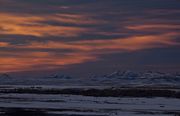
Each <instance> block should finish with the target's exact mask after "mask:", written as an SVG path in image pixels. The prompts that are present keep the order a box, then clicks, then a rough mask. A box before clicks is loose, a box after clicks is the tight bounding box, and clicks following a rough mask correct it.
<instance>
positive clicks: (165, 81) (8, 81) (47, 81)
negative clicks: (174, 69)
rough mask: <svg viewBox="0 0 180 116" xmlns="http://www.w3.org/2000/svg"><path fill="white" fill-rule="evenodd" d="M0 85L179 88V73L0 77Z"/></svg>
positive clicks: (126, 72)
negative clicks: (82, 76) (153, 86)
mask: <svg viewBox="0 0 180 116" xmlns="http://www.w3.org/2000/svg"><path fill="white" fill-rule="evenodd" d="M0 85H53V86H142V85H147V86H148V85H156V86H158V85H163V86H178V87H180V75H179V73H174V74H170V73H161V72H153V71H146V72H134V71H115V72H113V73H110V74H106V75H102V76H91V77H89V78H88V77H87V78H85V77H84V78H77V77H71V76H67V75H64V74H61V73H56V74H53V75H50V76H46V77H39V78H22V77H21V78H20V77H19V78H18V77H10V76H9V75H7V74H1V75H0Z"/></svg>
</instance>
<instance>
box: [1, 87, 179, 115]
mask: <svg viewBox="0 0 180 116" xmlns="http://www.w3.org/2000/svg"><path fill="white" fill-rule="evenodd" d="M95 88H96V89H95ZM95 88H92V87H91V88H90V87H89V88H80V87H78V88H76V89H72V88H56V89H55V88H51V89H50V88H49V87H47V88H45V87H44V88H39V87H36V88H32V87H19V88H11V87H4V88H3V87H1V93H0V112H1V116H19V115H26V116H179V115H180V109H179V108H180V99H179V98H178V97H176V96H175V97H173V95H172V96H164V97H163V94H162V93H164V95H167V94H165V92H168V91H169V92H170V93H176V92H177V93H178V92H179V89H177V88H174V89H173V88H171V89H168V90H167V88H166V89H165V88H161V89H160V88H159V89H157V88H154V89H152V88H151V89H150V88H143V89H142V88H136V89H132V88H123V89H122V88H121V89H115V88H111V89H109V88H102V87H101V88H98V89H97V87H95ZM3 90H4V92H3ZM47 90H48V92H47ZM55 90H56V91H55ZM63 90H66V93H68V90H69V94H65V93H64V94H62V91H63ZM70 90H71V91H70ZM77 90H79V92H78V91H77ZM92 90H94V91H92ZM107 90H108V91H107ZM115 90H116V91H117V90H119V93H121V92H124V93H126V92H127V93H128V92H129V91H134V92H132V93H133V94H127V95H126V96H122V95H120V96H113V94H114V93H115V92H113V91H115ZM120 90H121V91H120ZM137 90H144V92H146V93H148V91H150V92H149V94H143V93H141V92H139V93H137ZM83 91H84V92H83ZM88 91H89V95H83V93H85V92H88ZM102 91H104V92H105V93H106V94H104V95H103V94H100V93H98V92H102ZM153 91H155V92H156V94H154V93H153ZM38 92H39V93H38ZM58 92H59V93H58ZM64 92H65V91H64ZM76 92H77V93H79V94H78V95H75V94H76ZM80 92H82V93H80ZM90 92H91V93H90ZM93 92H94V93H93ZM108 92H110V93H109V95H108ZM117 92H118V91H117ZM142 92H143V91H142ZM158 92H159V93H160V94H157V93H158ZM70 93H71V94H70ZM135 93H136V94H138V95H137V96H134V95H135ZM150 93H152V94H150ZM170 93H169V94H170ZM72 94H74V95H72ZM128 95H129V96H128ZM141 95H146V96H141ZM156 95H157V96H156ZM159 95H161V97H159Z"/></svg>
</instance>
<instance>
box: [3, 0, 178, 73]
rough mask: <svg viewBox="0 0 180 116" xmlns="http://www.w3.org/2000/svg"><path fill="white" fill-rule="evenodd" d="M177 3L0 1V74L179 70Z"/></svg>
mask: <svg viewBox="0 0 180 116" xmlns="http://www.w3.org/2000/svg"><path fill="white" fill-rule="evenodd" d="M179 59H180V1H179V0H0V73H13V74H17V75H43V74H44V75H45V74H49V73H54V72H62V73H67V74H73V75H77V76H80V75H81V76H82V75H83V76H87V75H90V74H101V73H106V72H110V71H113V70H138V71H143V70H157V71H164V72H165V71H173V72H176V71H180V60H179Z"/></svg>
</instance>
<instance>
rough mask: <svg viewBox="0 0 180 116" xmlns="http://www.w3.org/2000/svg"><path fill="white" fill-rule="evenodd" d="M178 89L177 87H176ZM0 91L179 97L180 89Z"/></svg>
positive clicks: (7, 90) (35, 89)
mask: <svg viewBox="0 0 180 116" xmlns="http://www.w3.org/2000/svg"><path fill="white" fill-rule="evenodd" d="M178 90H179V89H178ZM0 93H19V94H21V93H22V94H23V93H30V94H69V95H84V96H95V97H169V98H180V91H177V90H167V89H153V88H107V89H37V88H16V89H2V90H0Z"/></svg>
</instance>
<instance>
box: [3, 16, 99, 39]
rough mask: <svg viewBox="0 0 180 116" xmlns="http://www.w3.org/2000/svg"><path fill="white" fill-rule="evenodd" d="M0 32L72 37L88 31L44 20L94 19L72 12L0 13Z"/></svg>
mask: <svg viewBox="0 0 180 116" xmlns="http://www.w3.org/2000/svg"><path fill="white" fill-rule="evenodd" d="M0 16H1V18H0V34H9V35H30V36H37V37H44V36H62V37H72V36H78V35H80V34H81V33H86V32H88V31H90V29H87V28H81V27H73V26H55V25H49V24H46V23H42V22H46V21H58V22H63V23H76V24H90V23H95V20H90V19H89V20H88V17H85V16H81V15H75V14H74V15H73V14H55V15H47V16H30V15H22V16H21V15H13V14H7V13H0Z"/></svg>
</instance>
